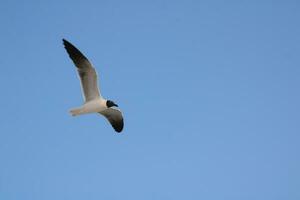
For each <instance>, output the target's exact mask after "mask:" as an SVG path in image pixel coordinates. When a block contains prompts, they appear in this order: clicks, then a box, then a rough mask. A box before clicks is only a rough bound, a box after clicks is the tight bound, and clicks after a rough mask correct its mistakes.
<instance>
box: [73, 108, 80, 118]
mask: <svg viewBox="0 0 300 200" xmlns="http://www.w3.org/2000/svg"><path fill="white" fill-rule="evenodd" d="M70 114H71V115H72V116H73V117H74V116H77V115H80V114H82V108H73V109H71V110H70Z"/></svg>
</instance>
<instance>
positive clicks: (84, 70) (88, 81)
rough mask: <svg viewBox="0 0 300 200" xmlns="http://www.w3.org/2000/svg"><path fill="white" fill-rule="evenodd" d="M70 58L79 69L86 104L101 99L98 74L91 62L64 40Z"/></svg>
mask: <svg viewBox="0 0 300 200" xmlns="http://www.w3.org/2000/svg"><path fill="white" fill-rule="evenodd" d="M63 44H64V46H65V49H66V50H67V52H68V54H69V56H70V58H71V59H72V61H73V63H74V64H75V66H76V67H77V70H78V74H79V77H80V81H81V88H82V91H83V93H84V100H85V102H87V101H90V100H93V99H95V98H97V97H100V92H99V89H98V81H97V73H96V70H95V68H94V67H93V66H92V64H91V63H90V61H89V60H88V59H87V58H86V57H85V56H84V55H83V54H82V53H81V52H80V51H79V50H78V49H77V48H76V47H75V46H74V45H72V44H71V43H70V42H68V41H67V40H65V39H63Z"/></svg>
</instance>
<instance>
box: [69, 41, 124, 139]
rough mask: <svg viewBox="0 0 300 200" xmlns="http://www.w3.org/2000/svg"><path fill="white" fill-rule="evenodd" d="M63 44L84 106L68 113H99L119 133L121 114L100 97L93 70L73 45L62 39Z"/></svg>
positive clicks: (112, 103)
mask: <svg viewBox="0 0 300 200" xmlns="http://www.w3.org/2000/svg"><path fill="white" fill-rule="evenodd" d="M63 44H64V47H65V49H66V50H67V52H68V54H69V56H70V58H71V60H72V61H73V63H74V64H75V66H76V68H77V71H78V74H79V77H80V82H81V89H82V92H83V97H84V104H83V105H82V106H80V107H78V108H74V109H71V110H70V113H71V114H72V116H77V115H82V114H87V113H99V114H101V115H103V116H104V117H105V118H106V119H107V120H108V121H109V122H110V124H111V125H112V127H113V128H114V129H115V131H116V132H118V133H120V132H121V131H122V130H123V126H124V120H123V116H122V112H121V110H119V109H118V108H117V107H118V105H117V104H115V103H114V102H113V101H112V100H107V99H105V98H103V97H102V96H101V93H100V91H99V89H98V78H97V72H96V70H95V68H94V67H93V65H92V64H91V62H90V61H89V60H88V59H87V58H86V57H85V56H84V55H83V54H82V53H81V52H80V51H79V50H78V49H77V48H76V47H75V46H74V45H72V44H71V43H70V42H68V41H67V40H65V39H63Z"/></svg>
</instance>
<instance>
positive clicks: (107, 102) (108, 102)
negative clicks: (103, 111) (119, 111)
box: [106, 100, 118, 108]
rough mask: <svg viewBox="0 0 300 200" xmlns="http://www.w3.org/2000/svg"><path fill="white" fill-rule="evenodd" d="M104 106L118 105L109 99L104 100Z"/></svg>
mask: <svg viewBox="0 0 300 200" xmlns="http://www.w3.org/2000/svg"><path fill="white" fill-rule="evenodd" d="M106 106H107V107H108V108H110V107H113V106H116V107H118V105H117V104H115V103H114V102H113V101H111V100H107V101H106Z"/></svg>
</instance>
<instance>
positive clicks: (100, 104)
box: [70, 97, 107, 116]
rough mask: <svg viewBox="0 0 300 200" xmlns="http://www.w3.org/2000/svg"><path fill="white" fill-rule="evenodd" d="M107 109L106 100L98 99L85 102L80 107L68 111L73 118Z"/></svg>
mask: <svg viewBox="0 0 300 200" xmlns="http://www.w3.org/2000/svg"><path fill="white" fill-rule="evenodd" d="M106 109H107V106H106V100H105V99H103V98H101V97H99V98H97V99H93V100H91V101H88V102H85V103H84V104H83V105H82V106H81V107H78V108H74V109H72V110H70V113H71V114H72V115H73V116H76V115H83V114H87V113H99V112H102V111H104V110H106Z"/></svg>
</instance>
